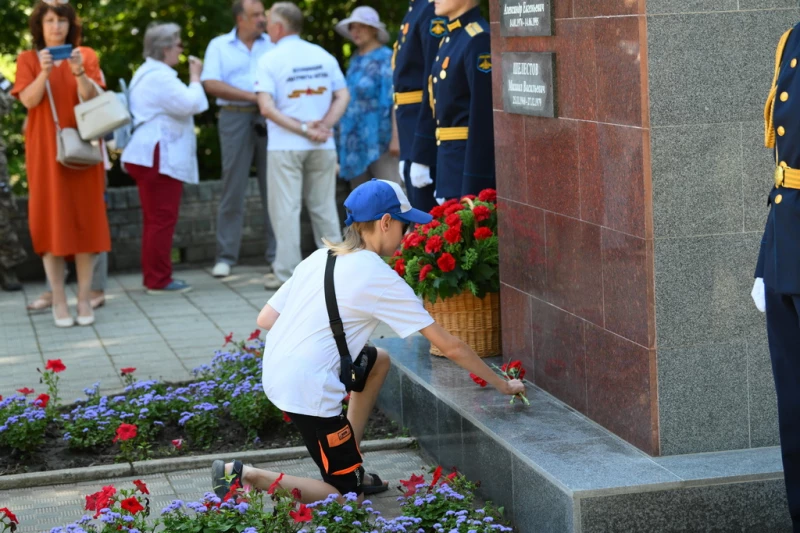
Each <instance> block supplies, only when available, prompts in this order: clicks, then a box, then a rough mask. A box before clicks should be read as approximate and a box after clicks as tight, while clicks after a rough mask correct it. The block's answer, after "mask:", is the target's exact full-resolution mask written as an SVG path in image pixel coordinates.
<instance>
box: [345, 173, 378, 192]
mask: <svg viewBox="0 0 800 533" xmlns="http://www.w3.org/2000/svg"><path fill="white" fill-rule="evenodd" d="M374 177H375V176H373V175H372V173H371V172H370V171H369V169H367V171H366V172H364V173H363V174H361V175H360V176H356V177H355V178H353V179H351V180H350V181H348V182H347V184H348V185H349V186H350V190H351V191H352V190H353V189H355V188H356V187H358V186H359V185H363V184H364V183H366V182H368V181H369V180H371V179H372V178H374Z"/></svg>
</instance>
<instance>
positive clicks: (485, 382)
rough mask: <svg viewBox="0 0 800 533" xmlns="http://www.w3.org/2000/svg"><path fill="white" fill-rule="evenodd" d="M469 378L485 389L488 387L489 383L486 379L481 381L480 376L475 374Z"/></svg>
mask: <svg viewBox="0 0 800 533" xmlns="http://www.w3.org/2000/svg"><path fill="white" fill-rule="evenodd" d="M469 377H471V378H472V381H474V382H475V383H477V384H478V385H480V386H481V387H485V386H486V385H488V382H487V381H486V380H485V379H481V378H479V377H478V376H476V375H475V374H470V375H469Z"/></svg>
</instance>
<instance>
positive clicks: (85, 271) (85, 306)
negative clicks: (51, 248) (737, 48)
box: [75, 254, 95, 317]
mask: <svg viewBox="0 0 800 533" xmlns="http://www.w3.org/2000/svg"><path fill="white" fill-rule="evenodd" d="M94 256H95V254H75V271H76V273H77V275H78V316H79V317H90V316H92V315H93V313H92V303H91V300H92V294H91V291H92V273H93V271H94Z"/></svg>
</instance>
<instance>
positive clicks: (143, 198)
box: [125, 164, 158, 288]
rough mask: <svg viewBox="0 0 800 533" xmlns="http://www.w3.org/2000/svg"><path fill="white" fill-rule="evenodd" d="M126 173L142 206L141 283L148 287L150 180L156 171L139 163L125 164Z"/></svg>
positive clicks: (150, 215) (150, 223) (150, 239)
mask: <svg viewBox="0 0 800 533" xmlns="http://www.w3.org/2000/svg"><path fill="white" fill-rule="evenodd" d="M125 168H126V170H127V171H128V174H130V176H131V178H133V180H134V181H135V182H136V187H137V189H138V191H139V203H140V204H141V206H142V244H141V263H142V285H144V286H145V287H147V288H150V287H149V286H148V285H147V283H148V281H149V272H150V263H151V255H152V252H151V250H152V244H151V243H152V241H153V237H152V234H153V228H154V225H153V223H154V218H153V210H154V198H153V194H154V191H153V186H152V181H153V179H154V175H156V174H157V173H158V171H157V170H156V169H155V168H152V167H143V166H140V165H131V164H128V165H125Z"/></svg>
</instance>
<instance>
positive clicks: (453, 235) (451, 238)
mask: <svg viewBox="0 0 800 533" xmlns="http://www.w3.org/2000/svg"><path fill="white" fill-rule="evenodd" d="M444 240H446V241H447V242H448V243H450V244H457V243H458V242H459V241H460V240H461V224H457V225H455V226H450V229H448V230H447V231H445V232H444Z"/></svg>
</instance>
